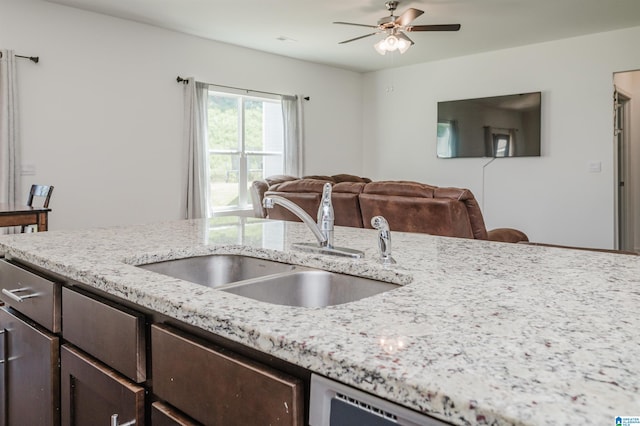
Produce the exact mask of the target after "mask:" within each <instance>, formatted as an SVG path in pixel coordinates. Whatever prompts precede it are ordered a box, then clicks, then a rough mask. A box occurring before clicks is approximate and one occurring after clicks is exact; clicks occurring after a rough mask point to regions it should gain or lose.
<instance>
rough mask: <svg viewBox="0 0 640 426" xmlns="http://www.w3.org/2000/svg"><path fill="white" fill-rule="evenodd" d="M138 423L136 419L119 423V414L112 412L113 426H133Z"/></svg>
mask: <svg viewBox="0 0 640 426" xmlns="http://www.w3.org/2000/svg"><path fill="white" fill-rule="evenodd" d="M135 424H136V421H135V420H131V421H130V422H126V423H122V424H120V423H118V415H117V414H112V415H111V426H133V425H135Z"/></svg>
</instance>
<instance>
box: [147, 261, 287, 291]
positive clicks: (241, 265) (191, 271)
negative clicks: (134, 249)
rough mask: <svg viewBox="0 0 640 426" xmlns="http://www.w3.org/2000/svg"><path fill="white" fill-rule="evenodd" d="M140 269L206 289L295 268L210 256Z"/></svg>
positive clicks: (279, 264)
mask: <svg viewBox="0 0 640 426" xmlns="http://www.w3.org/2000/svg"><path fill="white" fill-rule="evenodd" d="M139 267H140V268H143V269H147V270H149V271H153V272H157V273H160V274H164V275H168V276H170V277H173V278H178V279H181V280H185V281H190V282H192V283H196V284H201V285H204V286H207V287H212V288H215V287H220V286H222V285H225V284H229V283H232V282H237V281H243V280H249V279H252V278H259V277H264V276H267V275H273V274H279V273H282V272H289V271H293V270H295V269H296V267H295V266H293V265H288V264H286V263H278V262H272V261H269V260H263V259H256V258H253V257H247V256H240V255H209V256H199V257H188V258H185V259H177V260H166V261H163V262H157V263H149V264H146V265H139Z"/></svg>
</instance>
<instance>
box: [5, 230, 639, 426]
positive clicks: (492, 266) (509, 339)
mask: <svg viewBox="0 0 640 426" xmlns="http://www.w3.org/2000/svg"><path fill="white" fill-rule="evenodd" d="M313 239H314V238H313V235H312V234H311V232H310V231H309V230H308V229H307V228H306V226H305V225H303V224H301V223H293V222H280V221H269V220H259V219H245V218H235V217H223V218H216V219H212V220H210V221H205V220H194V221H176V222H167V223H156V224H149V225H139V226H128V227H114V228H101V229H86V230H68V231H53V232H51V231H50V232H45V233H37V234H22V235H16V236H3V237H1V238H0V251H1V252H2V253H3V254H5V255H6V256H8V257H11V258H15V259H19V260H22V261H25V262H28V263H30V264H33V265H36V266H38V267H41V268H43V269H46V270H48V271H51V272H54V273H56V274H59V275H62V276H64V277H67V278H69V279H72V280H76V281H78V282H81V283H84V284H86V285H87V286H90V287H92V288H95V289H97V290H99V291H102V292H105V293H107V294H110V295H112V296H114V297H117V298H120V299H123V300H126V301H129V302H131V303H133V304H136V305H138V306H141V307H144V308H145V309H149V310H152V311H154V312H158V313H160V314H163V315H166V316H168V317H171V318H175V319H176V320H179V321H182V322H184V323H186V324H190V325H193V326H195V327H198V328H201V329H203V330H206V331H208V332H211V333H214V334H215V335H219V336H222V337H223V338H226V339H229V340H232V341H235V342H238V343H240V344H242V345H245V346H247V347H250V348H253V349H256V350H258V351H260V352H263V353H267V354H270V355H272V356H274V357H277V358H279V359H282V360H284V361H287V362H290V363H292V364H295V365H298V366H301V367H303V368H305V369H308V370H310V371H312V372H315V373H318V374H320V375H323V376H325V377H328V378H331V379H334V380H336V381H339V382H342V383H345V384H347V385H349V386H352V387H354V388H357V389H361V390H364V391H366V392H369V393H372V394H375V395H378V396H380V397H382V398H385V399H387V400H389V401H393V402H396V403H399V404H401V405H404V406H406V407H409V408H411V409H414V410H417V411H420V412H423V413H427V414H429V415H431V416H433V417H435V418H438V419H442V420H444V421H447V422H450V423H452V424H460V425H466V424H492V425H511V424H522V425H565V424H593V425H606V424H615V423H614V418H615V417H616V416H631V415H637V414H638V412H639V410H640V309H639V307H640V258H639V257H636V256H626V255H615V254H610V253H599V252H586V251H576V250H568V249H559V248H550V247H538V246H528V245H519V244H506V243H495V242H487V241H479V240H467V239H456V238H445V237H435V236H430V235H423V234H408V233H394V232H393V230H392V241H393V256H394V258H395V259H396V260H397V264H396V265H392V266H383V265H381V264H380V263H378V262H377V241H376V239H377V233H376V231H374V230H366V229H355V228H342V227H337V228H336V231H335V244H336V245H339V246H343V247H350V248H353V249H359V250H362V251H364V252H365V258H364V259H360V260H349V259H344V258H339V257H329V256H319V255H314V254H308V253H304V252H300V251H295V250H291V248H290V246H291V244H292V243H296V242H305V241H307V242H310V241H313ZM207 254H241V255H246V256H251V257H257V258H263V259H270V260H275V261H278V262H285V263H291V264H296V265H303V266H310V267H314V268H322V269H326V270H330V271H334V272H341V273H347V274H351V275H358V276H364V277H369V278H375V279H379V280H383V281H390V282H393V283H396V284H399V287H398V288H397V289H394V290H392V291H388V292H385V293H381V294H378V295H375V296H372V297H369V298H365V299H362V300H359V301H356V302H351V303H347V304H343V305H336V306H329V307H325V308H297V307H290V306H281V305H274V304H268V303H263V302H258V301H255V300H252V299H248V298H244V297H241V296H237V295H234V294H229V293H225V292H222V291H219V290H215V289H211V288H207V287H204V286H201V285H197V284H193V283H190V282H187V281H183V280H179V279H175V278H170V277H168V276H165V275H161V274H158V273H154V272H150V271H147V270H143V269H141V268H137V267H136V266H135V265H140V264H146V263H152V262H158V261H162V260H169V259H179V258H185V257H191V256H201V255H207Z"/></svg>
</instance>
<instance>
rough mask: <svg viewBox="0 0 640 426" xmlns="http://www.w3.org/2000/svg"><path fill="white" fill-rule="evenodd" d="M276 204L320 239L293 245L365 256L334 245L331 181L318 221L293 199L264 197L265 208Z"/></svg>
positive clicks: (327, 186) (327, 185) (321, 205)
mask: <svg viewBox="0 0 640 426" xmlns="http://www.w3.org/2000/svg"><path fill="white" fill-rule="evenodd" d="M276 204H277V205H280V206H282V207H284V208H285V209H287V210H289V211H290V212H291V213H293V214H295V215H296V216H298V218H300V220H302V222H304V224H305V225H307V227H308V228H309V229H310V230H311V232H313V235H315V237H316V239H317V240H318V244H317V245H310V244H305V243H296V244H293V245H292V246H293V247H295V248H298V249H300V250H304V251H311V252H319V253H323V254H333V255H338V256H346V257H353V258H361V257H363V256H364V253H363V252H361V251H359V250H353V249H349V248H344V247H334V246H333V222H334V220H335V215H334V212H333V204H332V203H331V184H330V183H329V182H327V183H325V184H324V187H323V188H322V200H321V201H320V207H319V208H318V218H317V219H318V222H317V223H316V222H314V221H313V218H311V216H309V214H308V213H307V212H305V211H304V210H303V209H302V207H300V206H299V205H297V204H296V203H294V202H293V201H291V200H288V199H286V198H284V197H281V196H279V195H270V196H267V197H264V198H263V199H262V205H263V206H264V208H265V209H272V208H273V207H274V206H275V205H276Z"/></svg>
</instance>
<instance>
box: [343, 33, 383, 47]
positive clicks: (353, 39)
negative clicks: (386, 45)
mask: <svg viewBox="0 0 640 426" xmlns="http://www.w3.org/2000/svg"><path fill="white" fill-rule="evenodd" d="M379 32H380V31H376V32H375V33H371V34H367V35H363V36H360V37H356V38H352V39H349V40H345V41H341V42H340V43H338V44H345V43H350V42H352V41H356V40H360V39H361V38H365V37H371V36H372V35H376V34H378V33H379Z"/></svg>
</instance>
